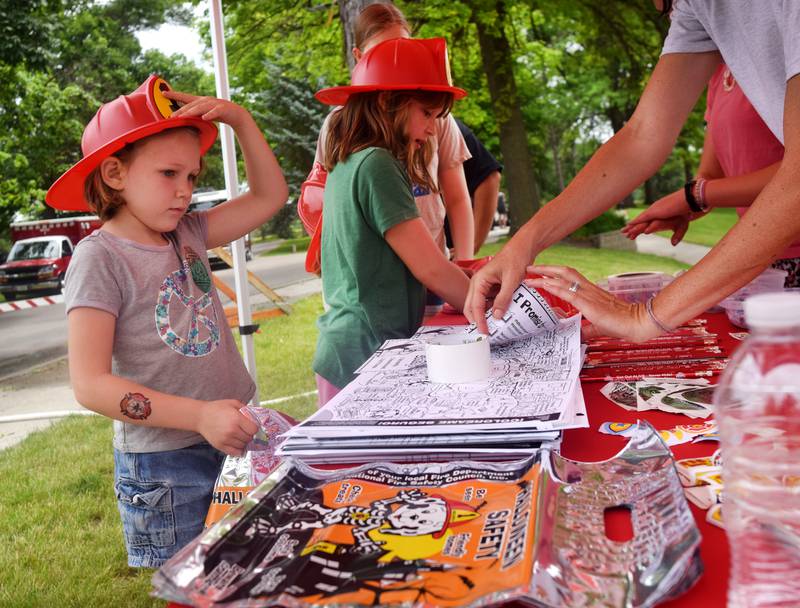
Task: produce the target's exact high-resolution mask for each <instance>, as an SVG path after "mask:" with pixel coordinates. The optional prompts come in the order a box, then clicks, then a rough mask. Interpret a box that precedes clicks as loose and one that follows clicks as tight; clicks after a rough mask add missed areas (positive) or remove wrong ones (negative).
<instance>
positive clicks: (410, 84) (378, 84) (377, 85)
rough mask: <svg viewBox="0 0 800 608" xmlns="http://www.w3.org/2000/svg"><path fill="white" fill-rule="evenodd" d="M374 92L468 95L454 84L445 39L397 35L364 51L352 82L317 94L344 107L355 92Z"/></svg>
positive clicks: (321, 98) (329, 102) (354, 71)
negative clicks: (401, 36) (426, 92)
mask: <svg viewBox="0 0 800 608" xmlns="http://www.w3.org/2000/svg"><path fill="white" fill-rule="evenodd" d="M371 91H447V92H449V93H452V94H453V97H454V98H455V99H461V98H462V97H466V95H467V92H466V91H465V90H464V89H459V88H458V87H454V86H453V82H452V79H451V78H450V61H449V60H448V58H447V43H446V42H445V40H444V38H394V39H392V40H386V41H384V42H381V43H380V44H378V45H376V46H374V47H373V48H371V49H370V50H369V51H368V52H366V53H365V54H364V56H363V57H362V58H361V61H359V62H358V63H357V64H356V67H355V68H353V74H352V78H351V84H350V85H348V86H342V87H332V88H329V89H322V90H321V91H319V92H318V93H317V94H316V95H315V97H316V98H317V99H318V100H319V101H321V102H322V103H324V104H328V105H331V106H341V105H344V104H345V103H346V102H347V99H348V97H350V95H352V94H353V93H368V92H371Z"/></svg>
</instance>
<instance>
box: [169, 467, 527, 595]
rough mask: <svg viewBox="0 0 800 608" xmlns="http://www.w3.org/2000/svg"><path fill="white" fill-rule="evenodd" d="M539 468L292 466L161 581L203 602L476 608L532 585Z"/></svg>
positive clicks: (181, 555) (185, 555)
mask: <svg viewBox="0 0 800 608" xmlns="http://www.w3.org/2000/svg"><path fill="white" fill-rule="evenodd" d="M540 470H541V469H540V465H539V463H538V461H537V460H536V459H535V457H534V458H531V459H528V460H525V461H517V462H512V463H494V464H490V463H474V462H460V463H438V464H437V463H428V464H414V465H391V464H375V465H366V466H363V467H359V468H355V469H346V470H337V471H330V472H329V471H319V470H316V469H312V468H310V467H306V466H304V465H302V464H299V463H291V462H290V463H286V464H284V465H283V466H282V467H281V468H279V469H278V470H277V471H275V473H274V474H273V475H272V476H271V477H270V478H269V479H267V480H266V481H265V482H264V483H263V484H261V486H259V487H258V488H256V489H255V490H254V491H253V492H252V493H251V494H250V495H249V496H247V497H246V498H244V500H243V501H242V502H241V503H240V504H239V505H238V506H237V507H236V508H235V509H233V510H232V511H231V512H230V513H229V514H228V515H227V516H226V517H225V518H224V519H223V520H222V521H220V522H219V523H218V524H217V525H216V526H214V527H213V528H211V529H210V530H209V531H207V532H206V533H205V534H204V535H203V536H201V537H199V539H198V540H196V541H194V542H193V543H191V544H190V545H189V546H188V547H186V548H184V549H183V550H182V551H181V552H180V553H179V554H178V555H176V556H175V557H174V558H173V559H172V560H170V562H168V563H167V564H166V565H165V566H164V567H163V568H162V569H161V570H160V571H159V572H158V573H157V574H156V576H155V577H154V583H155V584H156V590H157V593H158V594H159V595H162V597H166V598H168V599H172V600H176V601H182V602H185V603H188V604H192V605H195V606H214V605H231V606H270V605H282V606H305V605H310V604H314V605H315V606H325V605H337V606H375V605H382V606H387V605H388V606H391V605H404V606H420V607H421V606H431V605H437V606H478V605H485V604H487V603H494V602H499V601H504V600H507V599H511V598H514V597H519V596H521V595H523V594H524V593H525V591H526V590H527V588H528V585H529V584H530V580H531V575H532V571H533V547H534V545H535V543H534V538H533V535H534V531H535V525H534V524H535V521H536V504H537V494H538V492H537V490H538V484H539V478H540Z"/></svg>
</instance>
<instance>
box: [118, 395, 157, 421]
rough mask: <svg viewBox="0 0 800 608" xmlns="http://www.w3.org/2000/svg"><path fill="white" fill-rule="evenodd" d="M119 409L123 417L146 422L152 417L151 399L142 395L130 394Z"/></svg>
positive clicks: (124, 398) (123, 399) (125, 397)
mask: <svg viewBox="0 0 800 608" xmlns="http://www.w3.org/2000/svg"><path fill="white" fill-rule="evenodd" d="M119 409H120V411H121V412H122V415H123V416H127V417H128V418H133V419H134V420H145V419H146V418H147V417H148V416H150V412H151V411H152V410H151V408H150V399H148V398H147V397H145V396H144V395H142V393H128V394H126V395H125V396H124V397H123V398H122V401H120V402H119Z"/></svg>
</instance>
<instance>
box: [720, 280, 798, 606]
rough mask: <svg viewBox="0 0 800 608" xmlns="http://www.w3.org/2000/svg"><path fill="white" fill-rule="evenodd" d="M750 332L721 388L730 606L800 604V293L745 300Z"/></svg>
mask: <svg viewBox="0 0 800 608" xmlns="http://www.w3.org/2000/svg"><path fill="white" fill-rule="evenodd" d="M743 306H744V314H745V317H746V322H747V325H748V326H749V327H750V330H751V333H750V336H749V337H748V338H747V339H746V340H745V341H744V342H743V343H742V345H741V346H740V347H739V349H738V350H737V351H736V353H735V355H734V357H733V358H732V359H731V361H730V363H729V364H728V366H727V369H726V370H725V373H724V374H723V375H722V378H721V380H720V383H719V385H718V386H717V389H716V391H715V394H714V413H715V417H716V420H717V423H718V425H719V431H720V447H721V450H722V460H723V483H724V486H725V490H724V496H723V506H722V518H723V524H724V526H725V530H726V532H727V535H728V540H729V542H730V547H731V574H730V582H729V589H728V606H729V607H735V608H739V607H744V606H747V607H748V608H762V607H767V606H768V607H777V606H782V607H783V606H797V605H798V604H799V603H800V575H799V574H798V573H800V294H797V293H768V294H760V295H756V296H752V297H750V298H747V299H746V300H744V305H743Z"/></svg>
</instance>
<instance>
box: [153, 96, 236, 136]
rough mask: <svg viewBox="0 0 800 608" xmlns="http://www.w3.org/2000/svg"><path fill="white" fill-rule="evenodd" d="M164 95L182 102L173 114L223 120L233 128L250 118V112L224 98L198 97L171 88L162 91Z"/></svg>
mask: <svg viewBox="0 0 800 608" xmlns="http://www.w3.org/2000/svg"><path fill="white" fill-rule="evenodd" d="M164 97H166V98H167V99H174V100H175V101H177V102H180V103H182V104H183V105H182V106H181V107H180V108H179V109H177V110H175V112H173V113H172V115H173V116H197V117H198V118H202V119H203V120H208V121H211V120H213V121H219V122H224V123H226V124H229V125H230V126H232V127H233V128H234V129H236V128H237V126H239V125H240V124H241V123H242V122H243V121H244V120H246V119H248V118H250V113H249V112H248V111H247V110H245V109H244V108H243V107H242V106H240V105H238V104H235V103H233V102H232V101H228V100H226V99H217V98H216V97H199V96H197V95H191V94H189V93H181V92H180V91H172V90H170V91H164Z"/></svg>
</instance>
